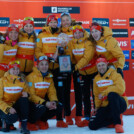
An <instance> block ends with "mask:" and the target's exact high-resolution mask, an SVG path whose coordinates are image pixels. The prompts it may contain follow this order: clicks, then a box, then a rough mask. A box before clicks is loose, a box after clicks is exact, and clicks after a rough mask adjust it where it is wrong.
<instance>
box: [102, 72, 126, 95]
mask: <svg viewBox="0 0 134 134" xmlns="http://www.w3.org/2000/svg"><path fill="white" fill-rule="evenodd" d="M111 75H112V76H111V80H113V85H111V86H109V87H108V88H107V89H106V90H104V91H103V92H102V93H101V94H102V96H108V94H109V93H110V92H115V93H117V94H119V95H123V93H124V92H125V81H124V80H123V79H122V76H121V75H120V74H119V73H117V72H116V71H114V72H112V74H111Z"/></svg>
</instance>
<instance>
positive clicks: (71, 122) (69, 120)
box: [65, 116, 73, 125]
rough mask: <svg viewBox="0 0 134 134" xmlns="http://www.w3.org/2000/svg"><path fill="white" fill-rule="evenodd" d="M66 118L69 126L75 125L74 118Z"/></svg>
mask: <svg viewBox="0 0 134 134" xmlns="http://www.w3.org/2000/svg"><path fill="white" fill-rule="evenodd" d="M65 118H66V123H67V124H68V125H73V120H72V117H71V116H66V117H65Z"/></svg>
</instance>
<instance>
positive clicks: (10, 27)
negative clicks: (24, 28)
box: [7, 24, 19, 32]
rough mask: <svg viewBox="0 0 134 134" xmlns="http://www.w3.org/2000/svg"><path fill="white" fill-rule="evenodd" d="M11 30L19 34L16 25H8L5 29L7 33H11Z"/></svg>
mask: <svg viewBox="0 0 134 134" xmlns="http://www.w3.org/2000/svg"><path fill="white" fill-rule="evenodd" d="M13 30H15V31H17V32H19V27H18V25H16V24H10V25H9V26H8V28H7V31H8V32H11V31H13Z"/></svg>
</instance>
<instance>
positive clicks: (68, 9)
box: [43, 6, 80, 14]
mask: <svg viewBox="0 0 134 134" xmlns="http://www.w3.org/2000/svg"><path fill="white" fill-rule="evenodd" d="M65 12H67V13H77V14H79V13H80V7H58V6H57V7H53V6H52V7H51V6H44V7H43V13H65Z"/></svg>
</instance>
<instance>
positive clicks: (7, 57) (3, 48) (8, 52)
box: [0, 40, 18, 78]
mask: <svg viewBox="0 0 134 134" xmlns="http://www.w3.org/2000/svg"><path fill="white" fill-rule="evenodd" d="M17 49H18V45H17V44H16V45H14V46H12V40H6V41H5V44H0V78H1V77H3V76H4V73H5V72H6V71H7V70H8V64H9V62H10V61H11V59H12V58H13V57H16V54H17Z"/></svg>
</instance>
